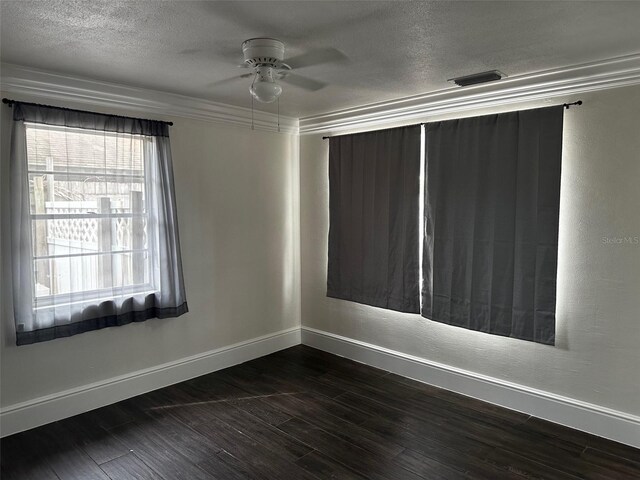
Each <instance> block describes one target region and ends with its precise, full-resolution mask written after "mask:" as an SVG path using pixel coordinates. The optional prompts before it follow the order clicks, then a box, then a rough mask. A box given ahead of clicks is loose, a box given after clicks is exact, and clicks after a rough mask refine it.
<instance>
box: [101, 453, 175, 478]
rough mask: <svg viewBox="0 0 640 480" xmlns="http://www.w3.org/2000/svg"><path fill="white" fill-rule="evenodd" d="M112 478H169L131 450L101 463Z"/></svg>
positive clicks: (104, 470)
mask: <svg viewBox="0 0 640 480" xmlns="http://www.w3.org/2000/svg"><path fill="white" fill-rule="evenodd" d="M100 468H101V469H102V471H103V472H104V473H106V474H107V475H108V476H109V478H110V479H111V480H169V479H168V478H165V477H163V476H161V475H160V474H159V473H157V472H155V471H154V470H153V469H152V468H151V467H149V466H148V465H147V464H146V463H144V462H143V461H142V460H141V459H140V458H138V457H137V456H136V454H135V453H133V452H130V453H128V454H126V455H123V456H121V457H118V458H114V459H113V460H110V461H108V462H106V463H103V464H102V465H100Z"/></svg>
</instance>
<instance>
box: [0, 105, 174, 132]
mask: <svg viewBox="0 0 640 480" xmlns="http://www.w3.org/2000/svg"><path fill="white" fill-rule="evenodd" d="M16 102H18V103H24V104H25V105H34V106H36V107H46V108H55V109H57V110H66V111H68V112H80V113H97V112H89V111H87V110H78V109H75V108H64V107H56V106H53V105H43V104H41V103H31V102H21V101H19V100H10V99H8V98H3V99H2V103H5V104H7V105H8V106H9V107H12V106H13V104H14V103H16ZM98 115H107V116H109V117H118V118H128V119H129V120H141V121H143V122H159V123H164V124H166V125H169V126H173V122H165V121H164V120H149V119H146V118H136V117H127V116H124V115H112V114H110V113H99V114H98Z"/></svg>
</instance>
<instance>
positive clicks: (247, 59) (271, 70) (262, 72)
mask: <svg viewBox="0 0 640 480" xmlns="http://www.w3.org/2000/svg"><path fill="white" fill-rule="evenodd" d="M242 53H243V55H244V64H242V65H240V66H241V67H244V68H251V69H252V70H253V71H252V72H251V73H246V74H244V75H239V76H236V77H233V78H229V79H226V80H222V81H220V82H216V83H218V84H219V83H223V82H224V83H226V82H228V81H231V80H236V79H239V78H248V77H253V82H252V83H251V87H250V88H249V92H250V93H251V95H252V97H253V98H255V99H256V100H257V101H259V102H262V103H272V102H275V101H276V100H277V99H278V97H280V94H281V93H282V86H280V84H279V83H278V81H282V82H285V83H289V84H291V85H295V86H297V87H300V88H303V89H305V90H309V91H316V90H320V89H321V88H324V87H325V86H326V85H327V84H326V83H324V82H320V81H318V80H314V79H311V78H307V77H304V76H301V75H297V74H295V73H292V70H294V69H296V70H297V69H300V68H304V67H310V66H313V65H320V64H323V63H328V62H334V61H341V60H345V59H346V57H345V55H344V54H343V53H342V52H340V51H339V50H336V49H334V48H326V49H320V50H313V51H311V52H308V53H304V54H302V55H298V56H295V57H291V58H289V59H287V60H286V61H285V60H284V43H283V42H281V41H280V40H276V39H274V38H250V39H249V40H245V41H244V42H243V43H242Z"/></svg>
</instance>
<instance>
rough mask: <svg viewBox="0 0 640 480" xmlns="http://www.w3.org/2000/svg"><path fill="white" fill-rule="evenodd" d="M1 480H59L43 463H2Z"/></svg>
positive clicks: (0, 469)
mask: <svg viewBox="0 0 640 480" xmlns="http://www.w3.org/2000/svg"><path fill="white" fill-rule="evenodd" d="M0 478H2V480H25V479H29V480H59V477H58V476H57V475H56V473H55V472H54V471H53V469H52V468H51V467H50V466H49V465H48V464H46V463H44V462H10V463H8V464H7V462H3V463H2V465H0Z"/></svg>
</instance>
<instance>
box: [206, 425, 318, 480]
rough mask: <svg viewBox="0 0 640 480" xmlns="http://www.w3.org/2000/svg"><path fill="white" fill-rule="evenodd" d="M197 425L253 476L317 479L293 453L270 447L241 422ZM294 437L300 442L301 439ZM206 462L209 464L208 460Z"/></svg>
mask: <svg viewBox="0 0 640 480" xmlns="http://www.w3.org/2000/svg"><path fill="white" fill-rule="evenodd" d="M194 428H195V429H196V430H197V431H198V432H199V433H200V434H202V435H203V436H204V437H205V438H207V439H209V440H210V441H211V442H213V443H215V444H217V445H221V446H222V451H223V452H225V453H227V454H229V455H230V458H227V461H231V460H232V459H236V460H234V462H236V463H237V462H240V464H243V465H244V468H245V470H246V471H247V472H248V473H249V474H250V475H251V476H252V477H257V478H296V479H300V480H312V479H314V480H315V479H316V477H315V476H313V475H311V474H309V473H308V472H306V471H305V470H303V469H302V468H300V467H299V466H298V465H296V464H295V463H293V462H292V461H290V460H291V456H290V454H289V453H285V452H283V451H278V450H273V449H270V448H268V447H267V446H266V445H263V444H261V443H260V442H259V441H258V440H255V439H253V438H251V437H250V436H248V435H246V434H245V433H244V432H242V431H241V428H242V427H241V426H231V425H229V424H227V423H226V422H224V421H222V420H214V421H211V422H209V423H206V424H202V425H197V426H196V427H194ZM294 438H296V439H297V441H298V442H300V439H298V438H297V437H294ZM309 450H310V449H309ZM221 458H225V457H221ZM204 465H205V467H206V462H204Z"/></svg>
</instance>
